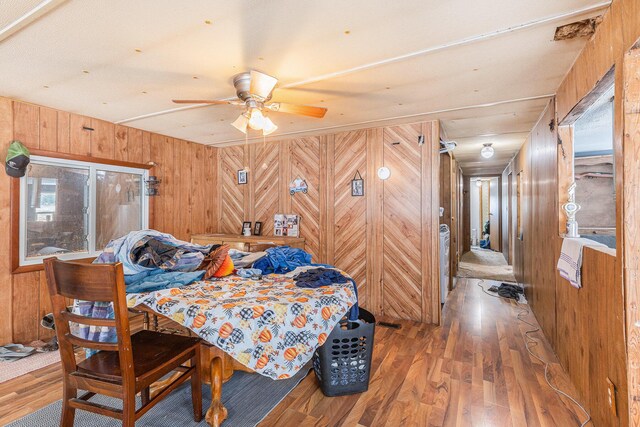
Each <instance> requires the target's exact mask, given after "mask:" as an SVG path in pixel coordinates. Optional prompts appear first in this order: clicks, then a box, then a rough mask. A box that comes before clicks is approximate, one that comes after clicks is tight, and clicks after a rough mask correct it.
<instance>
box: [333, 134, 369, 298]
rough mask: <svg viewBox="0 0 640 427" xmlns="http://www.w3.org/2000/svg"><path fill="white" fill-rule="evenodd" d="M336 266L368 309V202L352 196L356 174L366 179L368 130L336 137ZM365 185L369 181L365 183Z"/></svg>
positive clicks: (334, 205)
mask: <svg viewBox="0 0 640 427" xmlns="http://www.w3.org/2000/svg"><path fill="white" fill-rule="evenodd" d="M333 157H334V158H333V162H334V201H333V208H334V226H333V227H334V239H335V244H334V245H335V251H334V264H335V265H336V266H337V267H339V268H341V269H342V270H344V271H346V272H347V273H349V275H351V277H353V279H354V280H355V281H356V283H357V284H358V295H359V301H360V304H361V305H363V306H366V304H367V300H366V292H365V287H366V265H367V263H366V261H367V245H365V244H363V242H366V239H367V201H366V198H365V197H366V195H365V197H353V196H352V195H351V180H352V179H353V177H354V175H355V174H356V171H359V172H360V174H361V175H362V178H364V179H365V180H366V179H367V178H366V172H367V171H366V169H367V133H366V130H359V131H354V132H345V133H340V134H337V135H335V149H334V156H333ZM365 182H366V181H365Z"/></svg>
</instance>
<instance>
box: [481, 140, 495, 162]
mask: <svg viewBox="0 0 640 427" xmlns="http://www.w3.org/2000/svg"><path fill="white" fill-rule="evenodd" d="M494 151H495V150H494V149H493V147H492V146H491V142H487V143H485V144H483V147H482V150H480V155H481V156H482V157H484V158H485V159H490V158H491V157H493V153H494Z"/></svg>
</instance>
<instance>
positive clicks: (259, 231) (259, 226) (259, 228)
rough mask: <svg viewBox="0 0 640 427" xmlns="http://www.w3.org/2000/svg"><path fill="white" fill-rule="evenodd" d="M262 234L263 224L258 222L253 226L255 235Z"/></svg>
mask: <svg viewBox="0 0 640 427" xmlns="http://www.w3.org/2000/svg"><path fill="white" fill-rule="evenodd" d="M260 234H262V223H261V222H260V221H256V223H255V225H254V226H253V235H254V236H259V235H260Z"/></svg>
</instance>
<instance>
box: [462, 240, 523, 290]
mask: <svg viewBox="0 0 640 427" xmlns="http://www.w3.org/2000/svg"><path fill="white" fill-rule="evenodd" d="M458 277H470V278H474V279H489V280H497V281H501V282H515V281H516V278H515V276H514V275H513V267H511V266H510V265H508V264H507V261H506V260H505V259H504V255H502V253H501V252H494V251H492V250H489V249H479V248H472V249H471V251H470V252H467V253H466V254H464V255H462V258H461V259H460V263H459V264H458Z"/></svg>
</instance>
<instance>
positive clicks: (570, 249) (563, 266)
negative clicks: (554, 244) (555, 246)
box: [557, 237, 607, 288]
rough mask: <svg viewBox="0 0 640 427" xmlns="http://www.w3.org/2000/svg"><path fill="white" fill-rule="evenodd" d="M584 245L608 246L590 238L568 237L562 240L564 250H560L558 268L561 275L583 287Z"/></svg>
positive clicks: (577, 286)
mask: <svg viewBox="0 0 640 427" xmlns="http://www.w3.org/2000/svg"><path fill="white" fill-rule="evenodd" d="M584 246H590V247H605V248H606V247H607V246H606V245H603V244H602V243H598V242H596V241H593V240H589V239H581V238H568V237H566V238H564V239H563V240H562V250H561V251H560V259H558V266H557V268H558V272H559V273H560V276H561V277H563V278H565V279H567V280H568V281H569V283H571V286H574V287H576V288H581V287H582V282H581V278H580V270H581V269H582V248H583V247H584Z"/></svg>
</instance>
